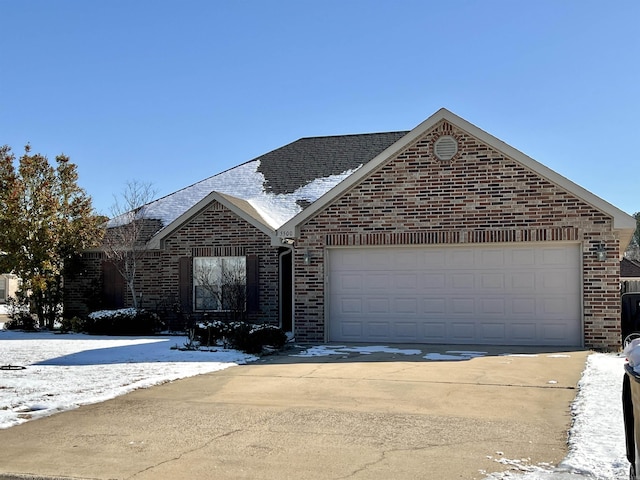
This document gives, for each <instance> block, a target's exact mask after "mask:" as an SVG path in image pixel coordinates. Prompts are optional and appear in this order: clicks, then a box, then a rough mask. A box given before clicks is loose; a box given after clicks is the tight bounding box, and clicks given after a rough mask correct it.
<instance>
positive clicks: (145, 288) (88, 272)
mask: <svg viewBox="0 0 640 480" xmlns="http://www.w3.org/2000/svg"><path fill="white" fill-rule="evenodd" d="M226 255H242V256H245V255H246V256H249V255H256V256H257V257H258V268H259V273H258V277H259V309H258V311H257V312H254V313H252V314H250V316H249V320H251V321H265V322H269V323H273V324H277V323H278V320H279V319H278V251H277V249H275V248H273V247H272V246H271V239H270V238H269V237H268V236H267V235H265V234H264V233H263V232H261V231H260V230H258V229H257V228H255V227H254V226H252V225H250V224H249V223H247V222H246V221H244V220H242V219H240V218H239V217H238V216H236V215H235V214H233V213H232V212H230V211H229V210H228V209H226V208H225V207H224V206H222V205H221V204H220V203H218V202H212V203H211V204H210V205H209V206H208V207H207V208H205V209H204V210H203V211H201V212H200V213H198V214H197V215H195V216H194V217H193V218H192V219H191V220H190V221H189V222H188V223H186V224H185V225H183V226H181V227H180V228H179V229H178V230H176V231H175V232H173V233H172V234H171V235H169V236H168V237H167V238H166V239H165V241H164V245H163V248H162V249H160V250H150V251H148V252H147V254H146V255H145V257H144V258H143V259H142V260H141V262H140V265H139V267H138V272H139V275H138V276H137V278H136V284H135V288H136V293H137V294H138V295H142V302H141V305H140V306H141V307H143V308H148V309H152V310H155V311H159V312H161V313H164V314H165V315H167V316H171V315H173V314H174V312H175V311H176V310H177V306H178V296H179V261H180V258H181V257H193V256H226ZM101 261H102V255H101V254H100V253H99V252H97V253H86V254H85V255H84V256H83V259H82V261H81V263H82V266H81V267H78V268H77V272H76V274H74V275H71V276H70V277H69V278H67V279H66V283H65V293H66V296H65V308H66V312H68V314H73V315H84V314H87V313H89V311H91V310H93V309H92V308H90V307H89V306H88V305H87V291H88V288H89V287H90V286H91V285H93V284H95V283H96V282H97V283H99V284H100V283H101V281H102V278H101V271H100V264H101ZM101 288H102V285H101V284H100V285H99V289H100V291H101ZM125 294H126V298H125V304H126V305H132V299H131V296H130V294H129V292H128V291H127V292H125ZM196 316H197V315H196ZM191 317H193V315H191Z"/></svg>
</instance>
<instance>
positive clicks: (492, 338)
mask: <svg viewBox="0 0 640 480" xmlns="http://www.w3.org/2000/svg"><path fill="white" fill-rule="evenodd" d="M480 332H481V336H482V339H483V340H485V341H486V342H487V343H496V344H500V343H503V342H504V341H506V339H507V327H506V325H505V324H504V323H483V324H482V326H481V328H480Z"/></svg>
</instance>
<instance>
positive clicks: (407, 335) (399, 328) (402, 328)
mask: <svg viewBox="0 0 640 480" xmlns="http://www.w3.org/2000/svg"><path fill="white" fill-rule="evenodd" d="M394 333H395V336H396V337H397V338H398V339H400V340H401V341H407V342H413V341H415V339H416V338H417V337H418V324H417V323H416V322H407V321H400V322H395V324H394Z"/></svg>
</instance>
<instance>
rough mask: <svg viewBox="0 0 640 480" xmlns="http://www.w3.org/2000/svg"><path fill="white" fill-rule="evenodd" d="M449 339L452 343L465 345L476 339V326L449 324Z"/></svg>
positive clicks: (454, 322) (461, 323)
mask: <svg viewBox="0 0 640 480" xmlns="http://www.w3.org/2000/svg"><path fill="white" fill-rule="evenodd" d="M450 331H451V339H452V340H453V343H467V342H469V341H472V340H474V339H475V338H476V324H475V323H472V322H460V321H456V320H454V321H452V322H451V328H450Z"/></svg>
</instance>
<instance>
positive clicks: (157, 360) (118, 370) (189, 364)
mask: <svg viewBox="0 0 640 480" xmlns="http://www.w3.org/2000/svg"><path fill="white" fill-rule="evenodd" d="M186 341H187V339H186V337H170V336H167V337H150V338H142V337H101V336H90V335H76V334H68V335H57V334H53V333H49V332H47V333H22V332H14V331H7V330H0V428H8V427H11V426H14V425H17V424H19V423H23V422H26V421H27V420H31V419H34V418H40V417H44V416H47V415H51V414H53V413H57V412H61V411H64V410H69V409H72V408H76V407H78V406H79V405H86V404H89V403H97V402H102V401H104V400H108V399H110V398H113V397H116V396H118V395H123V394H125V393H128V392H130V391H132V390H135V389H138V388H145V387H150V386H152V385H158V384H160V383H164V382H169V381H172V380H177V379H179V378H185V377H191V376H194V375H199V374H201V373H208V372H214V371H217V370H222V369H225V368H228V367H231V366H234V365H238V364H244V363H247V362H251V361H254V360H256V359H257V358H256V357H255V356H253V355H247V354H244V353H242V352H238V351H236V350H224V349H222V348H221V349H219V350H218V351H215V352H203V351H180V350H177V349H172V347H176V346H177V347H183V346H184V343H185V342H186ZM22 367H25V368H22Z"/></svg>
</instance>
